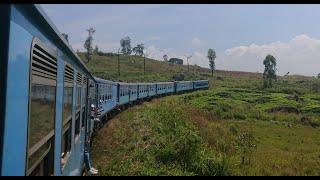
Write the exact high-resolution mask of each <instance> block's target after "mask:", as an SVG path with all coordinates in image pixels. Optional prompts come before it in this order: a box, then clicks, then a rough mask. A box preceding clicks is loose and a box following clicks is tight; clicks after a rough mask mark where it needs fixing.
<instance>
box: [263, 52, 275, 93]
mask: <svg viewBox="0 0 320 180" xmlns="http://www.w3.org/2000/svg"><path fill="white" fill-rule="evenodd" d="M263 65H264V72H263V86H264V87H265V88H268V87H272V81H273V80H277V75H276V71H277V69H276V66H277V60H276V58H274V57H273V56H272V55H270V54H268V55H267V56H266V58H265V59H264V60H263Z"/></svg>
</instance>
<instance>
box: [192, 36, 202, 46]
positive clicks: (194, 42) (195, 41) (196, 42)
mask: <svg viewBox="0 0 320 180" xmlns="http://www.w3.org/2000/svg"><path fill="white" fill-rule="evenodd" d="M191 43H192V45H193V46H195V47H201V46H203V45H204V42H202V41H201V40H200V39H199V38H197V37H194V38H193V39H192V40H191Z"/></svg>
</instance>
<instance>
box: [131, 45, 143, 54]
mask: <svg viewBox="0 0 320 180" xmlns="http://www.w3.org/2000/svg"><path fill="white" fill-rule="evenodd" d="M143 49H144V45H143V44H137V46H136V47H134V48H133V49H132V52H133V53H135V55H138V56H142V55H143Z"/></svg>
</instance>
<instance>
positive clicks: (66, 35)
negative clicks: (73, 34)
mask: <svg viewBox="0 0 320 180" xmlns="http://www.w3.org/2000/svg"><path fill="white" fill-rule="evenodd" d="M61 35H62V36H63V37H64V38H65V39H66V41H67V42H69V36H68V34H65V33H62V34H61Z"/></svg>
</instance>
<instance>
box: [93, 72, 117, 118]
mask: <svg viewBox="0 0 320 180" xmlns="http://www.w3.org/2000/svg"><path fill="white" fill-rule="evenodd" d="M95 80H96V96H97V104H98V106H99V107H101V109H102V112H101V117H103V116H105V115H106V114H107V113H108V112H110V111H111V110H112V109H114V108H115V107H116V106H117V83H116V82H113V81H108V80H105V79H101V78H98V77H95Z"/></svg>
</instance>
